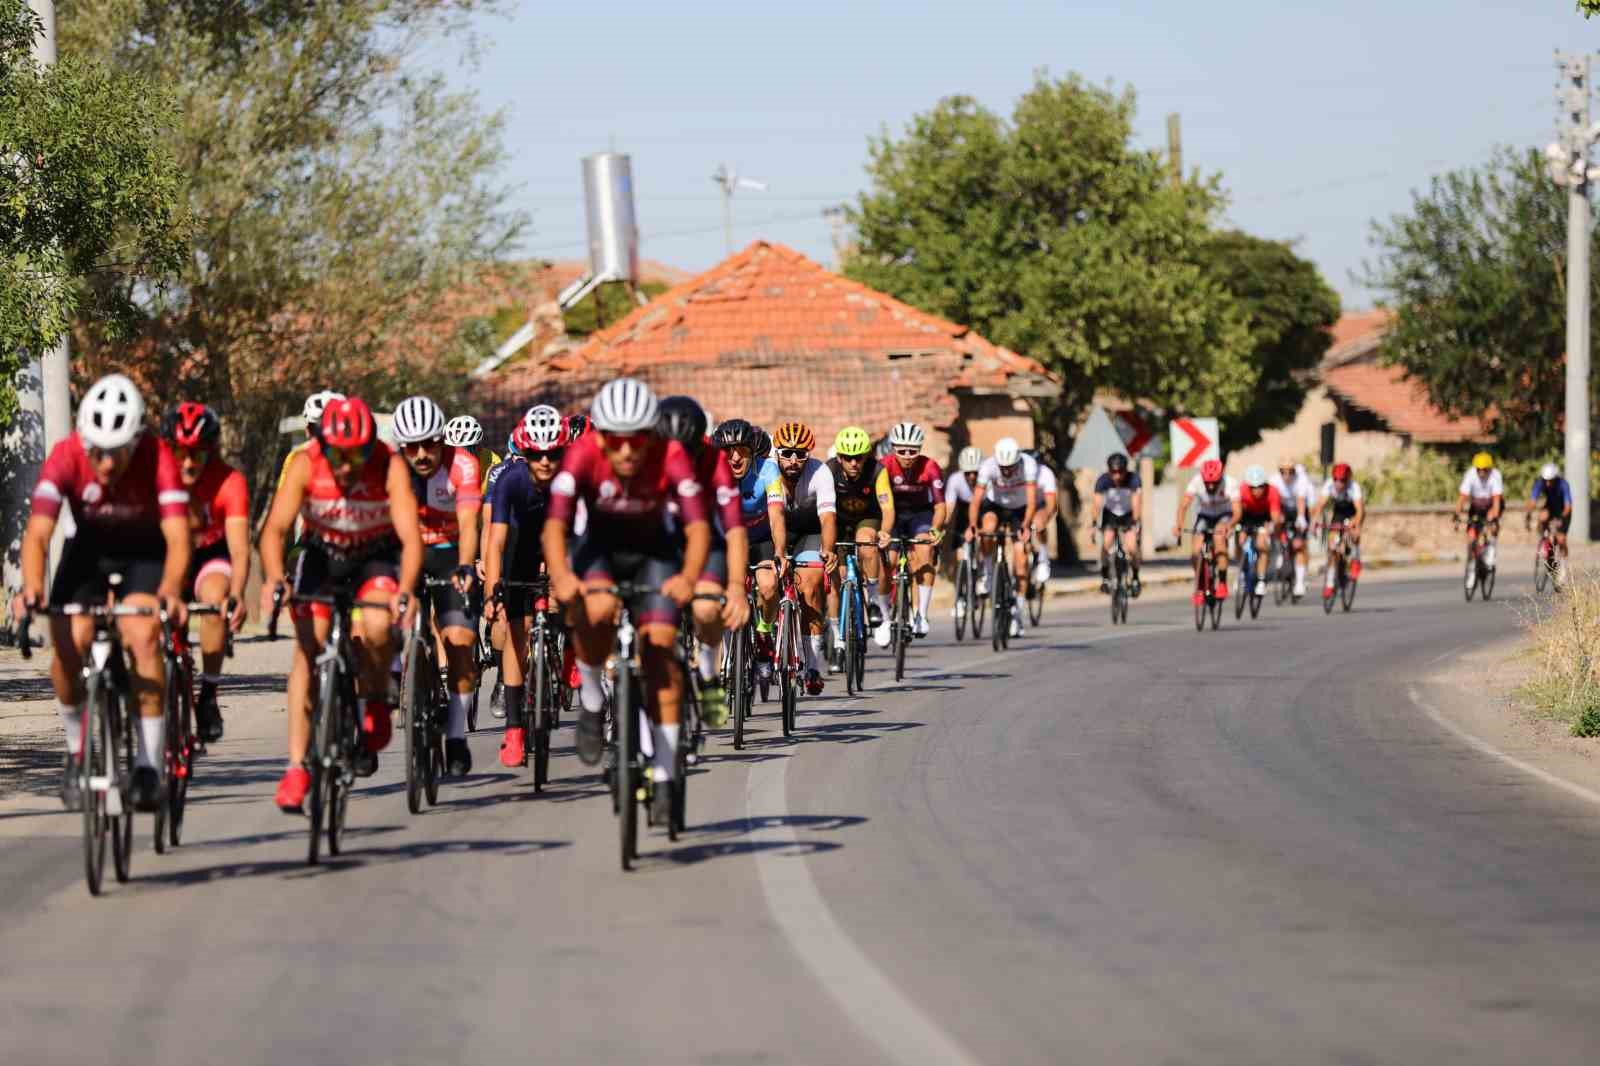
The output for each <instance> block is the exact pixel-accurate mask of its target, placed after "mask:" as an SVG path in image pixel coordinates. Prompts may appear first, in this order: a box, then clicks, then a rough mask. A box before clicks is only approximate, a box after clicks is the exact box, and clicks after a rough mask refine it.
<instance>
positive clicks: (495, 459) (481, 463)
mask: <svg viewBox="0 0 1600 1066" xmlns="http://www.w3.org/2000/svg"><path fill="white" fill-rule="evenodd" d="M472 455H473V458H475V459H477V460H478V469H479V470H481V471H483V479H482V480H481V481H480V482H479V483H478V495H479V496H480V497H487V496H488V495H489V474H490V472H491V471H493V470H494V468H495V467H497V466H499V465H500V463H501V462H502V460H501V458H500V456H499V455H498V454H496V453H495V452H494V451H493V450H492V449H489V448H479V449H477V450H476V451H474V452H473V453H472ZM510 458H519V457H518V456H510Z"/></svg>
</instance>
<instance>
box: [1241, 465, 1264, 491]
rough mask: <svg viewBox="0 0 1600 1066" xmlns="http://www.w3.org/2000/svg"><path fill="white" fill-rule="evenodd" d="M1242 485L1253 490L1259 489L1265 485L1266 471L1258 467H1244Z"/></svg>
mask: <svg viewBox="0 0 1600 1066" xmlns="http://www.w3.org/2000/svg"><path fill="white" fill-rule="evenodd" d="M1244 483H1245V484H1246V485H1249V486H1250V487H1251V488H1253V489H1259V488H1260V487H1261V486H1263V485H1265V484H1266V483H1267V471H1266V470H1265V469H1264V468H1263V467H1259V466H1251V467H1246V468H1245V472H1244Z"/></svg>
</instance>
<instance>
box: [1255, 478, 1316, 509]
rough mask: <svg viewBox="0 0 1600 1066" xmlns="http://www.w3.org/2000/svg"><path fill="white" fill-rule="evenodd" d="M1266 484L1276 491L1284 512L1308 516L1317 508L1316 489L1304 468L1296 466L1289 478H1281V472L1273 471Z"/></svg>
mask: <svg viewBox="0 0 1600 1066" xmlns="http://www.w3.org/2000/svg"><path fill="white" fill-rule="evenodd" d="M1267 484H1268V485H1270V486H1272V487H1273V488H1275V489H1277V490H1278V500H1279V501H1280V502H1281V503H1282V504H1283V509H1284V510H1285V511H1288V510H1295V511H1298V512H1300V513H1301V514H1309V513H1310V512H1311V511H1313V510H1315V509H1316V506H1317V488H1316V486H1315V485H1313V484H1312V483H1311V477H1310V475H1308V474H1307V473H1306V468H1305V467H1303V466H1296V467H1295V468H1294V475H1293V476H1292V477H1290V478H1285V477H1284V476H1283V471H1281V470H1279V471H1275V472H1274V473H1273V475H1272V477H1271V478H1269V479H1268V480H1267Z"/></svg>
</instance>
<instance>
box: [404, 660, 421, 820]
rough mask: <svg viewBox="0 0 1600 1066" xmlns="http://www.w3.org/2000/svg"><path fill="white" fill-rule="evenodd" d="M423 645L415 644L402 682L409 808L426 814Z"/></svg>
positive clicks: (407, 802)
mask: <svg viewBox="0 0 1600 1066" xmlns="http://www.w3.org/2000/svg"><path fill="white" fill-rule="evenodd" d="M421 683H422V646H421V643H420V642H414V643H413V644H412V647H411V649H410V653H409V654H408V655H407V656H406V664H405V673H404V675H403V676H402V678H401V680H400V706H401V708H402V711H403V713H404V714H405V716H406V724H405V734H406V751H405V755H406V809H407V810H408V811H410V812H411V813H412V814H421V813H422V783H423V780H424V778H426V777H427V774H428V739H427V733H426V732H425V729H426V726H425V724H424V722H423V717H424V714H423V709H422V693H421Z"/></svg>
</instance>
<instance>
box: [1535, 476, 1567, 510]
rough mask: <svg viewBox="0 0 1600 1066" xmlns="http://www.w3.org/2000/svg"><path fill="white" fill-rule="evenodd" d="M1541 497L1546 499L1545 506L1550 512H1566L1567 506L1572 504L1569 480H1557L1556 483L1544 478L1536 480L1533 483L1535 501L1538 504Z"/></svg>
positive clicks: (1560, 478)
mask: <svg viewBox="0 0 1600 1066" xmlns="http://www.w3.org/2000/svg"><path fill="white" fill-rule="evenodd" d="M1541 497H1543V498H1544V500H1545V506H1546V507H1548V508H1549V509H1550V510H1552V511H1556V512H1561V511H1564V510H1566V508H1567V504H1569V503H1571V502H1572V486H1571V485H1569V484H1567V479H1566V478H1564V477H1558V478H1556V480H1555V482H1554V483H1550V482H1547V481H1545V480H1544V479H1543V478H1535V479H1534V481H1533V499H1534V501H1535V502H1537V501H1538V500H1539V499H1540V498H1541Z"/></svg>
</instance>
